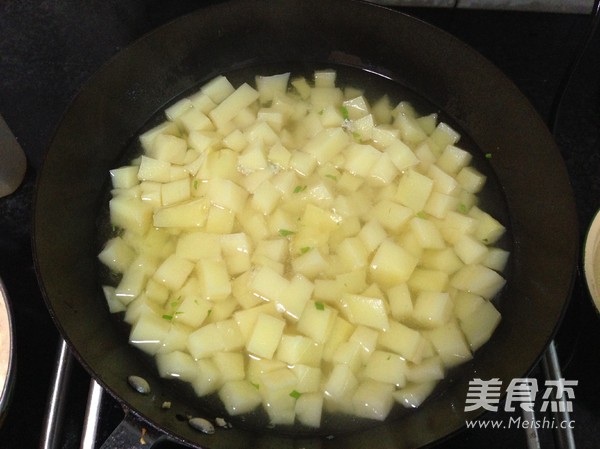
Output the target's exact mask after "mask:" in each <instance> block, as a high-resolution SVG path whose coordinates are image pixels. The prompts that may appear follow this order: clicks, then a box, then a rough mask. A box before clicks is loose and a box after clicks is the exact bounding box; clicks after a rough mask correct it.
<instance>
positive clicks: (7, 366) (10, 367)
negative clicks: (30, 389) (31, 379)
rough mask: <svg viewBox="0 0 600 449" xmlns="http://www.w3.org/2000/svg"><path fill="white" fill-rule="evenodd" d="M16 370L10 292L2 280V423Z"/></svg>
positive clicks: (0, 367)
mask: <svg viewBox="0 0 600 449" xmlns="http://www.w3.org/2000/svg"><path fill="white" fill-rule="evenodd" d="M14 371H15V342H14V329H13V320H12V317H11V312H10V305H9V303H8V294H7V292H6V289H5V288H4V284H3V283H2V280H0V425H1V424H2V422H3V421H4V416H5V415H6V411H7V408H8V404H9V402H10V397H11V393H12V384H13V380H14V379H13V377H14Z"/></svg>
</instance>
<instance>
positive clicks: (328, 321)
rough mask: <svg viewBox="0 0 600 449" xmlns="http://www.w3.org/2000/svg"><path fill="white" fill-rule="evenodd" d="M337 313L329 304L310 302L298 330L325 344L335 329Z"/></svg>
mask: <svg viewBox="0 0 600 449" xmlns="http://www.w3.org/2000/svg"><path fill="white" fill-rule="evenodd" d="M337 313H338V312H337V310H336V309H334V308H332V307H330V306H328V305H327V304H323V303H319V302H314V301H312V300H311V301H308V302H307V304H306V306H305V307H304V311H303V312H302V315H301V316H300V320H299V321H298V324H297V326H296V329H297V330H298V332H300V333H301V334H304V335H306V336H307V337H310V338H312V339H313V340H314V341H316V342H317V343H324V342H325V341H326V340H327V337H328V336H329V334H330V333H331V330H332V329H333V325H334V324H335V317H336V316H337Z"/></svg>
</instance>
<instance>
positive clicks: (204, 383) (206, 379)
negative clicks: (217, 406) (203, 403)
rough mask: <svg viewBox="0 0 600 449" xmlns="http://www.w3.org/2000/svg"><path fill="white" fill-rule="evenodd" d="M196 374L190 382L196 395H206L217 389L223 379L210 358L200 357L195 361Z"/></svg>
mask: <svg viewBox="0 0 600 449" xmlns="http://www.w3.org/2000/svg"><path fill="white" fill-rule="evenodd" d="M196 366H197V371H198V375H197V376H196V378H195V379H194V380H193V381H192V382H191V383H192V387H193V389H194V391H195V392H196V394H197V395H198V396H201V397H202V396H206V395H209V394H211V393H214V392H215V391H217V390H218V389H219V388H220V387H221V385H222V384H223V381H222V379H221V372H220V371H219V368H217V366H216V365H215V363H214V362H213V361H212V359H200V360H198V361H197V362H196Z"/></svg>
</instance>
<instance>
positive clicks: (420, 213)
mask: <svg viewBox="0 0 600 449" xmlns="http://www.w3.org/2000/svg"><path fill="white" fill-rule="evenodd" d="M417 217H419V218H427V214H426V213H425V212H423V211H420V212H417Z"/></svg>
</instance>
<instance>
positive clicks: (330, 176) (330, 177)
mask: <svg viewBox="0 0 600 449" xmlns="http://www.w3.org/2000/svg"><path fill="white" fill-rule="evenodd" d="M325 177H326V178H329V179H333V180H334V181H337V180H338V179H337V176H335V175H325Z"/></svg>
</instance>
